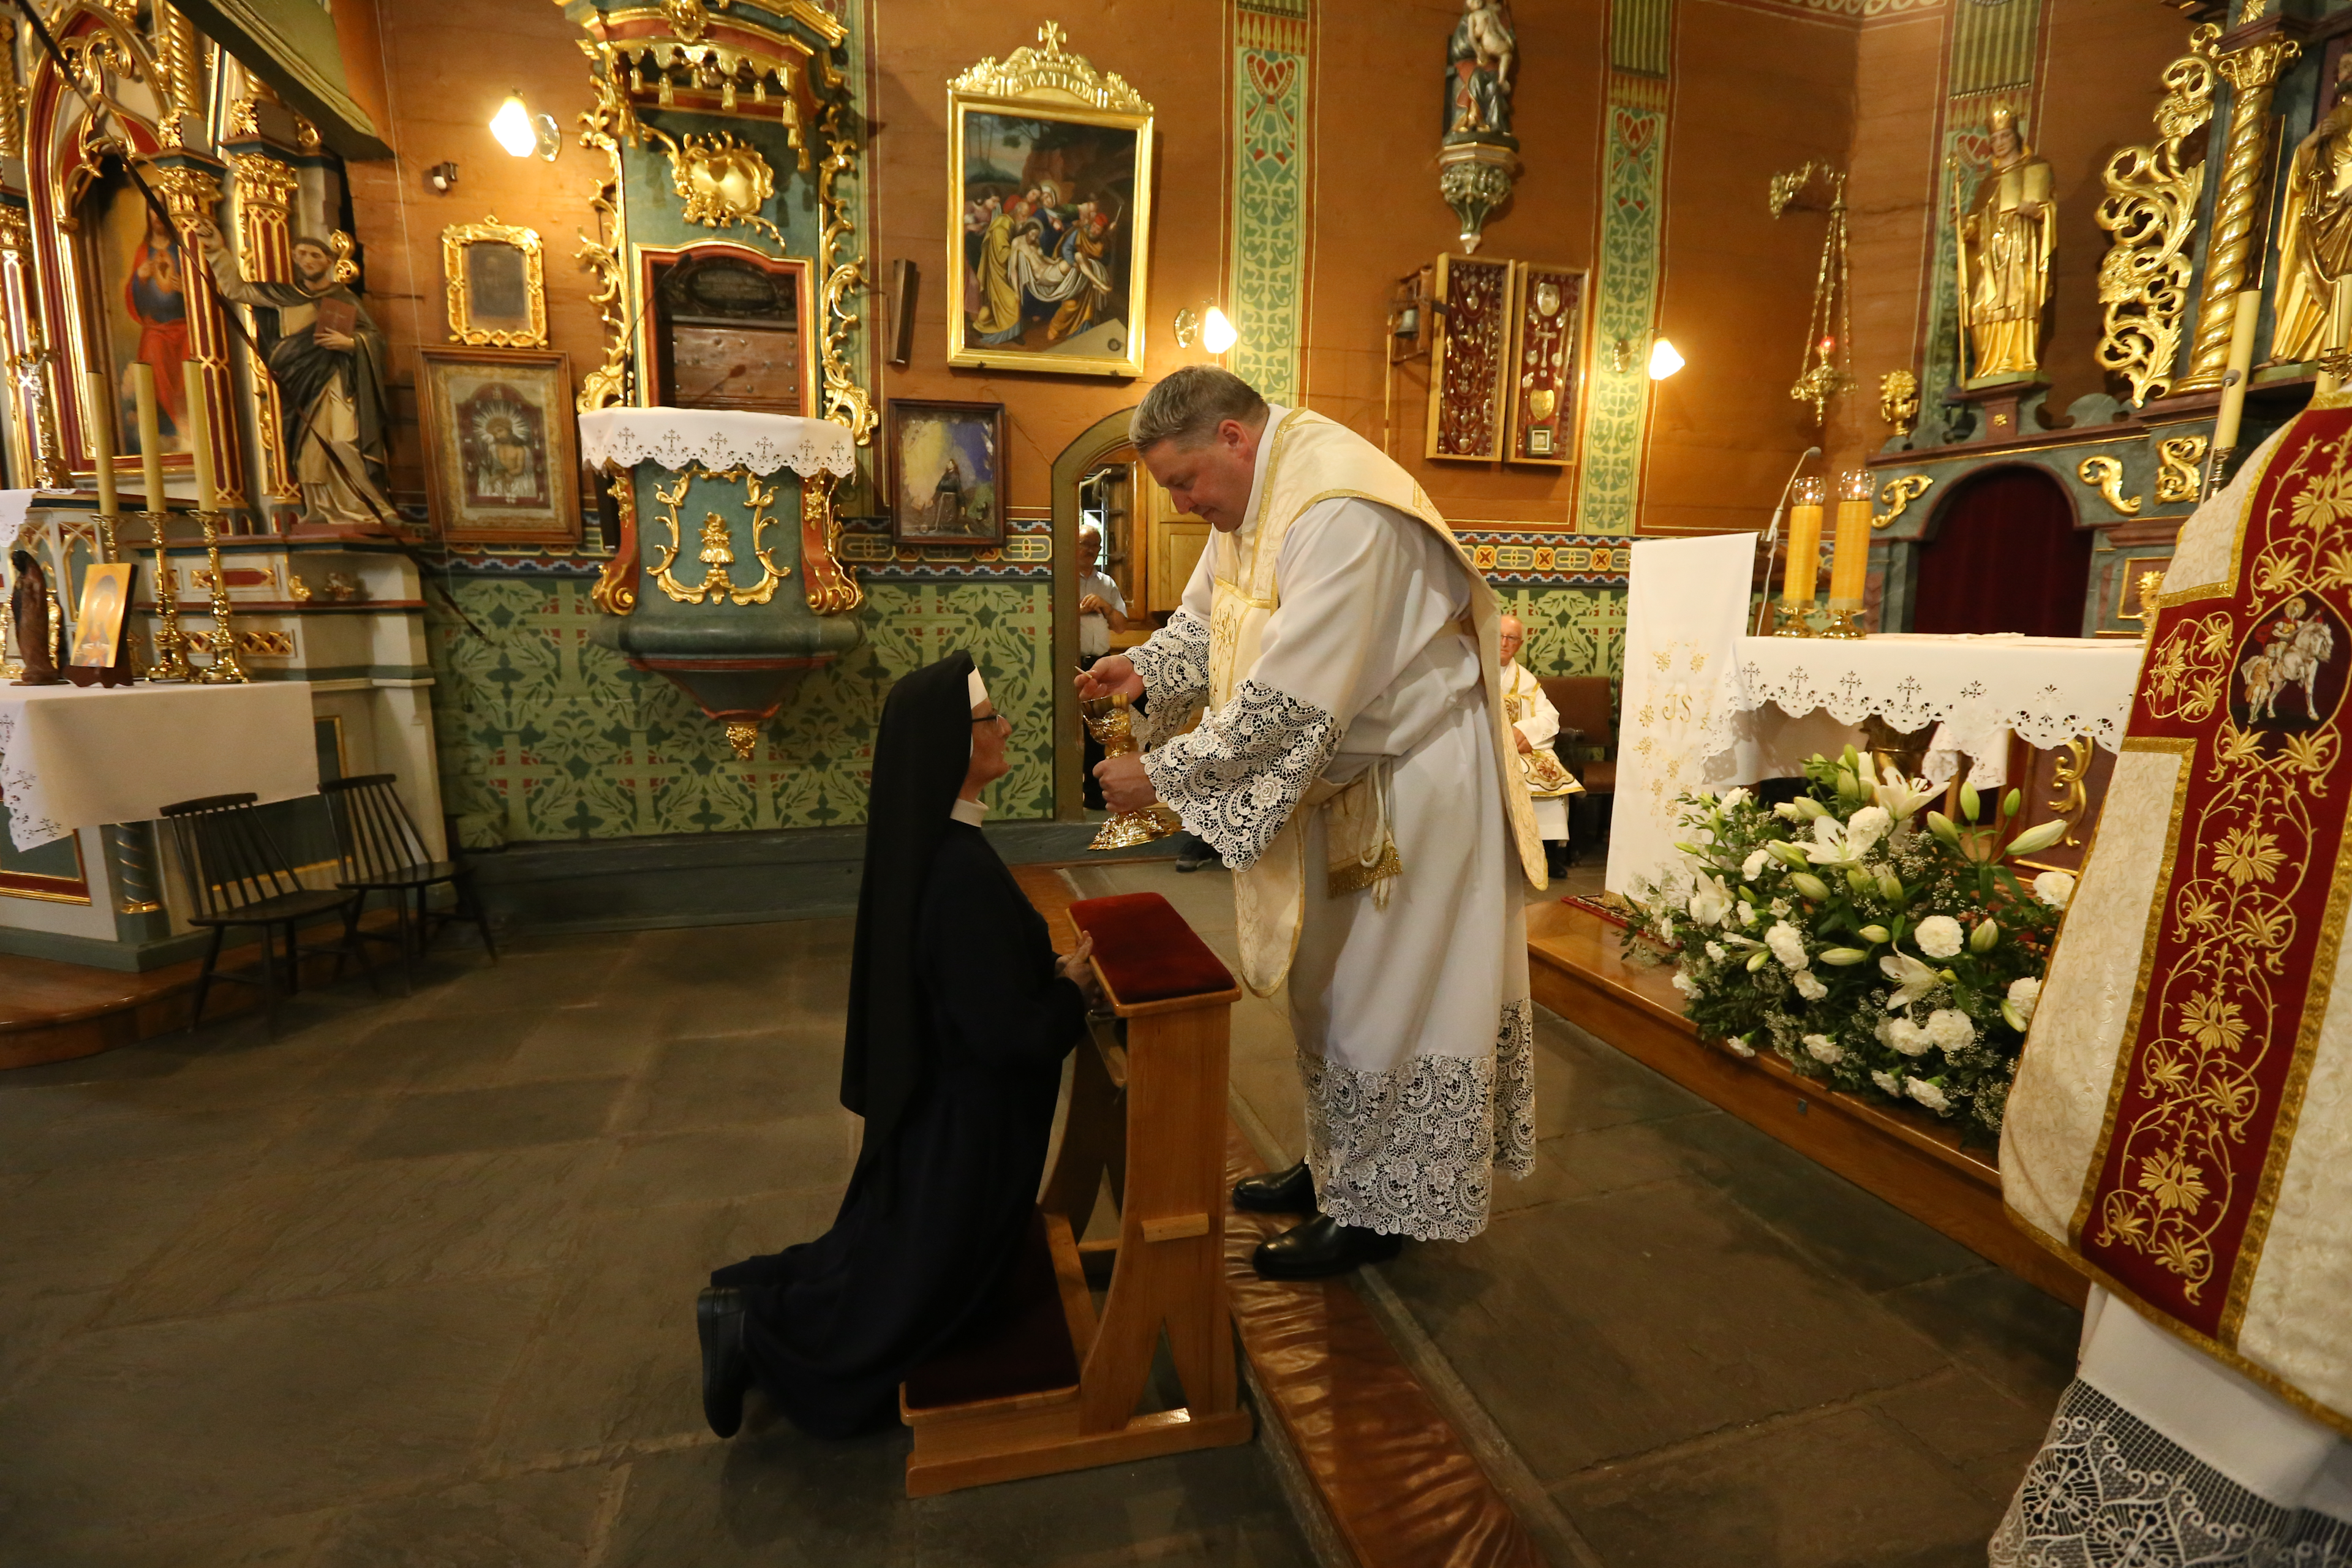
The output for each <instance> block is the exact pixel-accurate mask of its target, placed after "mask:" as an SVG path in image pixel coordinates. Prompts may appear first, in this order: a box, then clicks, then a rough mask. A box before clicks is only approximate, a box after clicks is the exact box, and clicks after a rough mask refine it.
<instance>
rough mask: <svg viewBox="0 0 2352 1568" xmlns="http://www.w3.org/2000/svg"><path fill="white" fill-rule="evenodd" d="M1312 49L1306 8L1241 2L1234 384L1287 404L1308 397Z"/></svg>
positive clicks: (1272, 1) (1279, 0) (1294, 0)
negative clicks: (1303, 355)
mask: <svg viewBox="0 0 2352 1568" xmlns="http://www.w3.org/2000/svg"><path fill="white" fill-rule="evenodd" d="M1313 42H1314V24H1313V19H1312V16H1311V15H1310V13H1309V11H1308V0H1234V81H1233V104H1234V124H1233V143H1232V145H1233V150H1234V183H1233V234H1234V248H1233V258H1232V293H1233V300H1232V303H1233V314H1234V326H1235V328H1236V329H1238V330H1239V331H1240V333H1241V339H1240V341H1239V342H1237V343H1236V344H1235V345H1234V374H1236V375H1238V376H1240V377H1241V378H1242V379H1243V380H1244V381H1246V382H1248V383H1249V384H1251V385H1252V386H1255V387H1256V388H1257V389H1258V391H1259V392H1260V393H1261V394H1263V395H1265V396H1266V397H1268V398H1271V399H1272V400H1274V401H1275V402H1276V403H1286V404H1287V403H1296V402H1297V401H1298V399H1299V396H1300V395H1301V393H1302V390H1303V389H1302V387H1301V385H1300V380H1299V374H1298V358H1299V345H1300V340H1301V338H1302V337H1303V336H1304V333H1305V329H1306V322H1307V312H1306V302H1307V190H1308V180H1307V171H1308V163H1307V160H1308V157H1309V155H1310V153H1309V148H1308V145H1307V89H1308V86H1309V84H1310V82H1311V80H1312V79H1313V75H1314V61H1313V58H1312V50H1313Z"/></svg>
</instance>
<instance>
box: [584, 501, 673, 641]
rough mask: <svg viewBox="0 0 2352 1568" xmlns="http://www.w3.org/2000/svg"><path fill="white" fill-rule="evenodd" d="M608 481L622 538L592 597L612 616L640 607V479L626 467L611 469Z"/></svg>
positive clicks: (599, 578) (591, 600)
mask: <svg viewBox="0 0 2352 1568" xmlns="http://www.w3.org/2000/svg"><path fill="white" fill-rule="evenodd" d="M604 482H605V484H606V485H607V486H608V487H609V488H610V489H612V492H613V504H614V507H616V508H618V509H619V510H620V514H621V538H620V542H619V544H618V545H617V546H616V547H615V548H614V551H613V558H612V559H611V560H610V561H607V562H606V563H604V570H603V571H602V572H600V573H598V574H596V585H595V586H594V587H593V588H591V589H589V590H588V597H589V600H590V602H591V603H593V604H594V605H595V606H596V607H597V608H598V609H600V610H602V611H604V613H605V614H606V615H608V616H625V615H627V614H628V613H629V612H630V611H631V610H634V609H635V608H636V607H637V483H636V480H635V478H633V477H632V476H631V474H630V473H629V470H627V469H626V468H614V469H611V470H609V471H607V473H606V475H605V479H604ZM679 499H680V500H684V499H685V498H684V497H680V498H679Z"/></svg>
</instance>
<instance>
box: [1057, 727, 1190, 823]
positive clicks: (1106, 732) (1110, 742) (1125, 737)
mask: <svg viewBox="0 0 2352 1568" xmlns="http://www.w3.org/2000/svg"><path fill="white" fill-rule="evenodd" d="M1078 716H1079V717H1080V718H1081V719H1083V720H1085V721H1086V726H1087V731H1088V733H1090V734H1092V735H1093V736H1094V738H1095V740H1096V742H1097V743H1098V744H1099V745H1100V746H1101V747H1102V749H1103V755H1104V756H1106V757H1128V756H1133V755H1134V754H1135V753H1136V752H1139V751H1140V750H1141V749H1142V748H1141V747H1139V746H1138V745H1137V744H1136V743H1135V710H1134V709H1132V708H1131V707H1129V704H1128V699H1127V693H1126V692H1124V691H1114V692H1112V693H1111V694H1110V695H1109V696H1108V697H1090V698H1083V699H1081V700H1079V702H1078ZM1183 827H1184V825H1183V823H1181V821H1179V820H1178V819H1177V816H1176V814H1175V813H1174V812H1172V811H1171V810H1169V809H1168V807H1167V806H1166V805H1162V804H1161V803H1160V802H1159V801H1153V802H1152V803H1151V804H1150V805H1148V806H1146V807H1144V808H1143V809H1142V810H1141V811H1120V812H1114V813H1112V814H1111V818H1110V820H1109V821H1108V822H1106V823H1104V824H1103V825H1102V831H1101V832H1099V833H1097V834H1096V835H1095V840H1094V842H1093V843H1091V844H1089V845H1087V848H1089V849H1132V848H1134V847H1136V846H1137V845H1139V844H1149V843H1150V842H1151V841H1152V840H1153V839H1155V838H1165V837H1168V836H1169V835H1170V834H1171V833H1179V832H1181V831H1182V830H1183Z"/></svg>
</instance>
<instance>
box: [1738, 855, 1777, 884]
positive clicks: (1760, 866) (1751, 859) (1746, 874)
mask: <svg viewBox="0 0 2352 1568" xmlns="http://www.w3.org/2000/svg"><path fill="white" fill-rule="evenodd" d="M1771 863H1772V857H1771V856H1769V855H1768V854H1766V853H1765V852H1764V851H1763V850H1761V849H1756V850H1751V851H1749V853H1748V858H1747V859H1745V860H1742V861H1741V862H1740V863H1739V879H1740V880H1741V881H1743V882H1752V881H1754V880H1755V879H1757V878H1759V877H1760V876H1762V875H1763V874H1764V868H1765V867H1767V866H1769V865H1770V864H1771Z"/></svg>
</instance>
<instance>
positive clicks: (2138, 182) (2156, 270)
mask: <svg viewBox="0 0 2352 1568" xmlns="http://www.w3.org/2000/svg"><path fill="white" fill-rule="evenodd" d="M2218 37H2221V29H2220V28H2218V27H2215V26H2212V25H2211V24H2210V23H2208V24H2206V25H2205V26H2200V27H2198V28H2197V29H2195V30H2194V31H2193V32H2191V33H2190V34H2189V53H2188V54H2186V55H2184V56H2182V57H2181V58H2179V59H2177V60H2175V61H2173V62H2172V63H2171V64H2170V65H2168V66H2167V67H2165V68H2164V75H2163V77H2162V81H2163V83H2164V88H2165V96H2164V101H2163V102H2162V103H2160V104H2158V106H2157V110H2156V126H2157V131H2158V138H2159V139H2158V141H2157V142H2154V143H2153V144H2151V145H2149V146H2145V147H2126V148H2124V149H2122V150H2121V151H2120V152H2118V153H2116V154H2115V156H2114V157H2112V158H2110V159H2108V160H2107V166H2106V168H2105V171H2104V172H2103V173H2102V174H2101V175H2100V178H2101V180H2102V181H2103V183H2104V184H2105V186H2106V190H2107V195H2106V199H2105V200H2104V201H2102V202H2101V203H2100V204H2099V210H2098V214H2097V217H2098V222H2099V226H2100V227H2101V228H2104V229H2105V230H2106V231H2107V232H2108V233H2109V234H2112V235H2114V236H2115V239H2114V241H2113V242H2112V243H2110V244H2109V246H2108V247H2107V254H2106V255H2105V258H2102V259H2101V261H2100V263H2099V303H2100V304H2101V305H2102V306H2103V307H2105V312H2106V324H2105V331H2104V332H2103V334H2102V335H2101V337H2100V339H2099V346H2098V349H2097V351H2096V357H2097V359H2098V362H2099V365H2100V368H2102V369H2104V370H2108V371H2112V372H2114V373H2115V374H2117V375H2120V376H2122V377H2123V378H2124V379H2125V380H2126V382H2128V383H2130V384H2131V401H2132V402H2134V403H2136V404H2138V403H2146V402H2147V401H2148V400H2149V399H2150V398H2154V397H2162V396H2163V395H2165V394H2166V393H2167V392H2168V391H2170V390H2171V387H2172V366H2173V363H2174V361H2175V360H2176V359H2177V358H2179V352H2180V324H2181V319H2182V317H2183V316H2184V315H2186V314H2187V312H2188V310H2189V279H2190V277H2191V275H2192V274H2193V273H2194V271H2195V266H2194V263H2193V261H2192V259H2191V258H2190V255H2189V240H2190V239H2191V238H2193V237H2195V235H2196V232H2197V203H2198V198H2199V197H2200V195H2202V194H2203V192H2204V189H2205V164H2204V163H2202V162H2201V161H2200V162H2198V163H2184V162H2183V160H2182V156H2181V152H2182V146H2183V143H2185V142H2187V140H2188V139H2189V137H2190V136H2192V135H2194V134H2195V133H2196V132H2198V131H2199V130H2200V128H2202V127H2203V126H2204V125H2205V124H2206V123H2207V122H2208V121H2210V120H2211V119H2212V118H2213V75H2214V66H2213V41H2214V40H2215V39H2216V38H2218Z"/></svg>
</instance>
